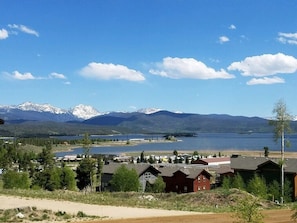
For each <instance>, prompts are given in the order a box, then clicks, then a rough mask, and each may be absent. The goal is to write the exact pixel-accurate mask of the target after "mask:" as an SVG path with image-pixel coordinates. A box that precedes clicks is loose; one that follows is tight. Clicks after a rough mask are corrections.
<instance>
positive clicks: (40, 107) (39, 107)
mask: <svg viewBox="0 0 297 223" xmlns="http://www.w3.org/2000/svg"><path fill="white" fill-rule="evenodd" d="M16 108H18V109H20V110H23V111H37V112H51V113H54V114H63V113H67V111H66V110H63V109H61V108H57V107H54V106H52V105H50V104H34V103H31V102H24V103H23V104H20V105H17V106H16Z"/></svg>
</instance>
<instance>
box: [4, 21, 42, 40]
mask: <svg viewBox="0 0 297 223" xmlns="http://www.w3.org/2000/svg"><path fill="white" fill-rule="evenodd" d="M8 27H9V28H11V29H15V30H18V31H21V32H23V33H27V34H30V35H34V36H37V37H39V33H38V32H37V31H35V30H34V29H31V28H29V27H27V26H24V25H16V24H9V25H8Z"/></svg>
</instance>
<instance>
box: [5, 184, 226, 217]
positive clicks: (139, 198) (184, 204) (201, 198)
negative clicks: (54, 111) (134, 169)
mask: <svg viewBox="0 0 297 223" xmlns="http://www.w3.org/2000/svg"><path fill="white" fill-rule="evenodd" d="M0 194H2V195H4V194H5V195H13V196H20V197H31V198H39V199H52V200H65V201H72V202H80V203H86V204H96V205H112V206H126V207H142V208H156V209H166V210H182V211H194V212H226V211H230V207H229V204H228V202H227V199H228V198H226V200H225V201H221V202H220V204H219V205H216V204H215V203H214V202H217V198H216V197H217V196H221V195H218V194H221V192H219V191H217V192H213V191H212V192H210V191H204V192H201V193H200V192H199V193H189V194H176V193H160V194H148V193H138V192H125V193H124V192H100V193H98V192H97V193H96V192H89V193H84V192H74V191H61V190H57V191H53V192H50V191H44V190H21V189H14V190H7V189H1V190H0ZM148 197H149V198H150V199H148ZM210 197H215V198H212V199H210Z"/></svg>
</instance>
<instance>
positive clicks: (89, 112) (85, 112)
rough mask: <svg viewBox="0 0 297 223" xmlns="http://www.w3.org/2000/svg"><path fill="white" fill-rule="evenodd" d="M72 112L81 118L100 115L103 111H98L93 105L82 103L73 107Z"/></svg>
mask: <svg viewBox="0 0 297 223" xmlns="http://www.w3.org/2000/svg"><path fill="white" fill-rule="evenodd" d="M71 113H72V114H73V115H74V116H76V117H78V118H81V119H89V118H92V117H95V116H98V115H102V113H100V112H98V111H97V110H96V109H95V108H93V107H92V106H89V105H82V104H79V105H77V106H75V107H74V108H73V109H71Z"/></svg>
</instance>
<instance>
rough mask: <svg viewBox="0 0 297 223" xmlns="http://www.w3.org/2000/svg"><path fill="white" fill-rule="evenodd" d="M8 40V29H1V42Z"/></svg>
mask: <svg viewBox="0 0 297 223" xmlns="http://www.w3.org/2000/svg"><path fill="white" fill-rule="evenodd" d="M6 38H8V32H7V30H6V29H0V40H1V39H6Z"/></svg>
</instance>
